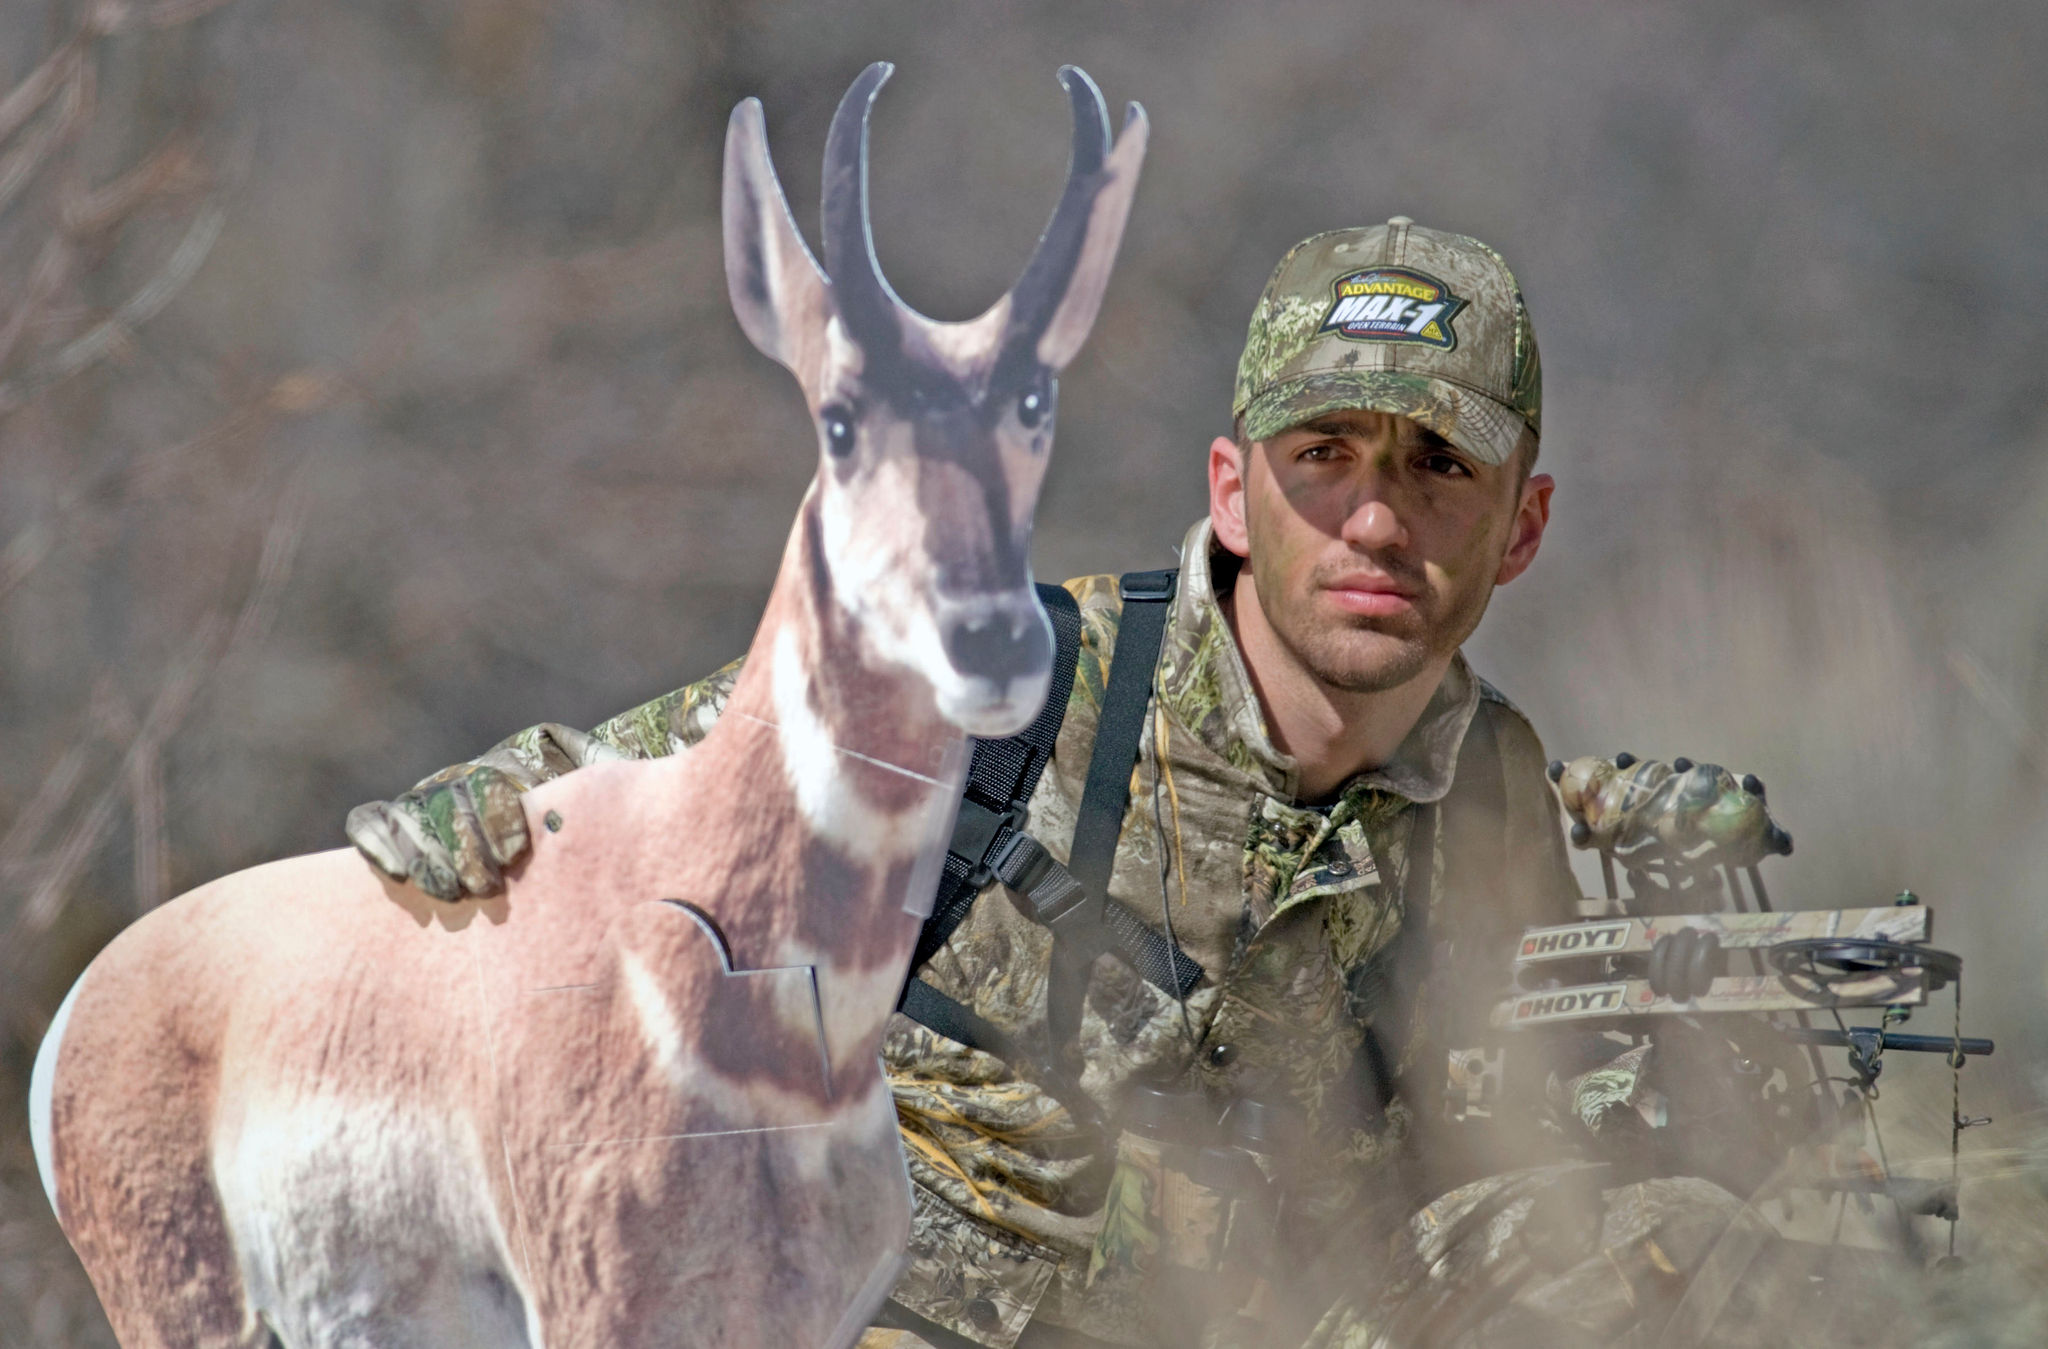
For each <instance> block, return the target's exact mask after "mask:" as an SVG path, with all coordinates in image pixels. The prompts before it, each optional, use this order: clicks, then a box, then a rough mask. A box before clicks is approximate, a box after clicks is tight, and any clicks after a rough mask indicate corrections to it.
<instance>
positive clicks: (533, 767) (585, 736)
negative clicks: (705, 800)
mask: <svg viewBox="0 0 2048 1349" xmlns="http://www.w3.org/2000/svg"><path fill="white" fill-rule="evenodd" d="M741 664H742V662H741V661H738V660H736V661H733V662H732V663H731V664H729V665H727V666H725V667H724V668H723V669H721V670H719V671H718V672H717V673H715V674H712V675H709V676H707V677H705V678H703V679H700V680H698V681H697V682H696V683H694V684H691V685H689V686H687V687H685V688H681V689H678V690H676V691H675V692H674V693H667V694H663V695H662V696H661V697H659V698H656V699H654V700H653V701H651V702H646V703H642V704H641V705H640V706H639V707H636V708H633V709H632V710H631V711H628V712H621V713H620V714H619V715H618V716H616V717H613V718H612V719H611V720H609V721H607V722H605V723H603V724H602V725H600V726H598V727H597V729H596V730H593V731H589V732H584V731H579V730H576V729H575V728H574V727H571V726H564V725H561V724H560V723H558V722H552V721H544V722H542V723H540V724H539V725H538V726H529V727H527V728H526V729H525V730H523V731H520V732H518V733H517V734H515V735H511V736H508V737H506V738H505V739H504V740H501V741H499V742H498V743H497V744H495V745H493V746H491V747H490V748H489V749H487V750H485V751H484V752H483V753H482V754H479V755H478V756H477V757H476V758H474V759H471V760H469V761H467V762H466V763H459V764H454V765H452V766H450V767H447V768H444V769H442V770H441V771H440V772H438V773H434V774H432V775H430V776H428V777H426V778H424V779H422V780H421V781H420V782H418V783H417V784H415V785H414V787H413V789H412V790H411V791H409V792H406V793H405V794H404V795H402V796H400V797H398V798H396V799H395V800H391V801H371V802H368V803H366V804H364V805H360V806H357V807H356V808H355V809H354V810H352V811H350V812H349V816H348V822H347V824H346V825H345V826H344V829H345V831H346V833H347V834H348V838H349V841H350V842H351V843H353V844H354V845H355V846H356V850H357V851H358V852H360V853H362V854H363V856H364V857H365V858H367V859H368V860H369V862H370V863H371V865H373V866H375V867H376V868H377V869H378V870H379V871H382V872H383V873H384V874H385V875H387V876H390V877H392V878H393V879H396V880H407V881H411V882H412V883H413V884H414V885H417V886H418V887H419V888H420V889H422V890H424V891H426V892H427V893H428V894H430V895H433V896H434V897H435V898H436V899H446V900H455V899H462V898H465V897H468V896H473V895H490V894H496V893H497V892H498V890H499V889H500V888H501V887H502V886H503V884H504V879H503V877H504V869H505V868H506V867H508V866H510V865H511V864H512V863H514V862H516V861H518V860H519V858H521V857H523V856H524V855H525V854H526V849H527V846H528V843H529V841H530V840H529V839H528V837H527V832H526V813H525V811H524V810H522V809H521V808H520V805H519V795H520V793H522V792H525V791H528V790H530V789H532V788H534V787H537V786H539V785H540V784H541V783H543V782H547V781H550V780H551V779H554V778H558V777H560V776H562V774H564V773H569V772H573V771H574V770H576V769H578V768H584V767H588V766H589V765H591V764H594V763H602V762H605V761H606V760H622V759H656V758H660V757H662V756H663V755H668V754H674V753H676V752H677V751H679V750H684V749H688V748H689V747H690V746H692V745H694V744H696V743H697V742H698V741H700V740H702V739H703V738H704V736H705V734H706V733H707V732H709V731H710V729H711V727H712V725H713V724H714V723H715V722H716V721H717V720H718V714H719V713H720V712H722V711H724V710H725V703H726V699H727V698H729V697H730V696H731V694H732V688H733V685H734V683H736V682H737V681H738V679H739V673H740V667H741Z"/></svg>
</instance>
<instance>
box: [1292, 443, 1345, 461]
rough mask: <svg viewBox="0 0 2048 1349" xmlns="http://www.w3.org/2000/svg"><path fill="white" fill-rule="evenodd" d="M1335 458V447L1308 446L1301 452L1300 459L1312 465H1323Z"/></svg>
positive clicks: (1327, 445) (1324, 445) (1325, 445)
mask: <svg viewBox="0 0 2048 1349" xmlns="http://www.w3.org/2000/svg"><path fill="white" fill-rule="evenodd" d="M1336 457H1337V447H1336V446H1335V445H1329V444H1323V445H1310V446H1308V447H1307V448H1306V449H1304V450H1303V451H1302V452H1301V458H1303V459H1306V460H1307V461H1309V462H1310V463H1313V464H1324V463H1328V462H1329V461H1330V460H1332V459H1335V458H1336Z"/></svg>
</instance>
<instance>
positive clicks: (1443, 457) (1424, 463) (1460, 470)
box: [1416, 454, 1472, 478]
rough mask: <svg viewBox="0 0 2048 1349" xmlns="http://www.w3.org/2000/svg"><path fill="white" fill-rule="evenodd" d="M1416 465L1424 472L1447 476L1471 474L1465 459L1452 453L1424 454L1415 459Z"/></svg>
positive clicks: (1466, 475)
mask: <svg viewBox="0 0 2048 1349" xmlns="http://www.w3.org/2000/svg"><path fill="white" fill-rule="evenodd" d="M1416 466H1417V467H1418V468H1420V469H1421V470H1422V471H1423V472H1425V473H1436V474H1440V475H1442V476H1444V477H1447V478H1469V477H1471V476H1472V470H1471V468H1470V467H1469V466H1468V465H1467V464H1466V463H1465V461H1464V460H1462V459H1460V458H1458V457H1457V456H1456V455H1452V454H1425V455H1423V456H1422V458H1420V459H1418V460H1417V461H1416Z"/></svg>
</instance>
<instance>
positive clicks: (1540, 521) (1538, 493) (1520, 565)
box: [1493, 473, 1557, 586]
mask: <svg viewBox="0 0 2048 1349" xmlns="http://www.w3.org/2000/svg"><path fill="white" fill-rule="evenodd" d="M1556 487H1557V479H1555V478H1553V477H1551V476H1550V475H1549V474H1548V473H1536V474H1532V475H1531V476H1530V478H1529V481H1527V482H1525V483H1523V484H1522V497H1521V500H1519V501H1517V502H1516V503H1515V519H1514V523H1513V524H1512V525H1510V526H1509V527H1508V528H1509V532H1508V550H1507V552H1506V553H1505V554H1503V555H1502V557H1501V560H1500V571H1499V572H1497V573H1496V574H1495V575H1494V578H1493V583H1494V584H1495V585H1497V586H1504V585H1506V584H1507V583H1508V582H1510V581H1512V580H1514V579H1515V578H1516V577H1517V576H1520V575H1521V574H1522V573H1523V572H1525V571H1527V570H1529V564H1530V563H1531V562H1534V561H1535V560H1536V550H1537V549H1538V548H1540V547H1542V546H1543V528H1544V526H1545V525H1548V524H1549V523H1550V494H1551V492H1552V491H1553V490H1555V489H1556Z"/></svg>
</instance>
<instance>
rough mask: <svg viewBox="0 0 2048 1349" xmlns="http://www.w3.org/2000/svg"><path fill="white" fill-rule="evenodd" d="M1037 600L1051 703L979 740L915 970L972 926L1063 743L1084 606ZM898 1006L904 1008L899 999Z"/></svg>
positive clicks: (1058, 591)
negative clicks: (1012, 729)
mask: <svg viewBox="0 0 2048 1349" xmlns="http://www.w3.org/2000/svg"><path fill="white" fill-rule="evenodd" d="M1038 601H1039V603H1041V604H1043V605H1044V606H1045V612H1046V616H1047V617H1049V618H1051V619H1052V638H1053V657H1052V687H1051V688H1049V689H1047V690H1046V694H1045V706H1044V707H1043V708H1041V709H1040V710H1039V713H1038V716H1037V718H1036V719H1034V720H1033V721H1032V723H1031V724H1030V725H1029V726H1027V727H1025V728H1024V729H1023V730H1022V731H1020V732H1018V733H1017V734H1016V735H1013V736H1009V737H1007V738H1005V739H1002V740H977V741H975V742H974V754H973V757H972V758H970V759H969V760H968V763H967V790H966V793H965V794H964V795H963V796H962V797H961V798H960V813H959V814H958V815H957V816H955V817H954V821H953V841H952V842H951V843H950V844H948V845H947V847H946V861H945V867H944V869H943V870H942V871H941V873H940V876H939V892H938V895H937V897H936V898H935V899H934V900H933V901H932V912H931V917H929V918H927V919H925V920H924V929H923V930H922V931H921V932H919V933H918V934H917V948H916V951H915V952H914V953H913V954H912V956H911V958H910V968H911V971H912V972H913V973H915V972H916V971H918V970H921V969H923V968H924V966H925V962H926V961H928V960H930V959H931V958H932V955H933V954H934V953H935V952H937V950H938V949H939V948H940V947H941V946H944V945H945V944H946V942H947V940H948V939H950V938H951V937H952V935H953V932H954V929H956V928H958V927H959V926H960V924H961V923H963V922H965V921H966V919H967V911H968V910H969V909H972V908H973V907H974V897H975V896H976V895H979V894H980V893H981V892H982V890H983V889H984V888H986V887H987V885H988V883H989V881H990V880H991V879H993V869H992V868H991V866H990V861H991V859H992V858H994V857H995V855H996V854H997V853H998V852H999V851H1000V850H1002V849H1003V848H1005V847H1006V846H1008V845H1009V844H1010V842H1011V841H1012V840H1013V839H1016V838H1019V837H1022V833H1023V829H1024V803H1025V802H1027V801H1029V800H1030V799H1031V793H1032V792H1033V791H1034V790H1036V789H1037V787H1038V779H1039V775H1040V774H1042V773H1044V772H1045V765H1046V762H1047V761H1048V760H1050V759H1051V758H1052V747H1053V744H1054V743H1055V742H1056V741H1057V740H1058V739H1059V736H1060V723H1061V722H1063V721H1065V720H1066V717H1067V699H1068V698H1069V697H1070V696H1071V695H1072V693H1073V691H1074V667H1075V666H1076V665H1078V664H1079V663H1080V660H1081V609H1080V606H1079V605H1077V604H1075V603H1074V597H1073V596H1072V595H1070V594H1068V593H1067V590H1066V587H1064V586H1053V585H1040V586H1039V587H1038ZM906 987H907V986H906ZM897 1005H898V1006H899V1007H901V1006H904V1005H905V1004H904V1003H903V1002H902V1000H900V999H899V1000H898V1004H897ZM933 1029H934V1030H938V1029H939V1028H938V1027H936V1026H935V1027H933ZM940 1034H945V1032H944V1031H940ZM950 1038H955V1039H957V1038H958V1037H957V1036H955V1037H950Z"/></svg>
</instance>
